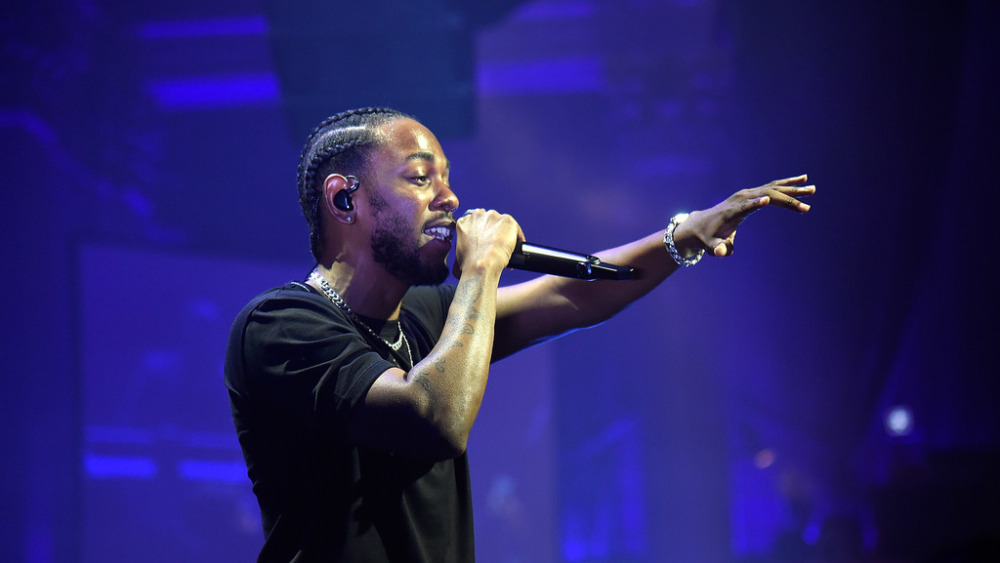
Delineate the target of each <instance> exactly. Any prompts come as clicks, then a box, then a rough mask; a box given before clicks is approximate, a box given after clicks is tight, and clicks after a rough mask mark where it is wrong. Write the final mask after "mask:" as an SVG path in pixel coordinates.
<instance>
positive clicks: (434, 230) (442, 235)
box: [424, 227, 451, 240]
mask: <svg viewBox="0 0 1000 563" xmlns="http://www.w3.org/2000/svg"><path fill="white" fill-rule="evenodd" d="M424 234H426V235H428V236H431V237H434V238H436V239H439V240H450V239H451V229H449V228H448V227H431V228H430V229H427V230H425V231H424Z"/></svg>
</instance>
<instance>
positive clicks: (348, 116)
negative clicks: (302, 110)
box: [297, 107, 410, 260]
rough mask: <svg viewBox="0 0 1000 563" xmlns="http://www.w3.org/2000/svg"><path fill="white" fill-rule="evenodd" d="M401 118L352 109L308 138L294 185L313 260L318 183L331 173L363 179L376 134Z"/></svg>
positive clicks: (317, 249)
mask: <svg viewBox="0 0 1000 563" xmlns="http://www.w3.org/2000/svg"><path fill="white" fill-rule="evenodd" d="M403 117H410V116H409V115H406V114H405V113H402V112H399V111H396V110H394V109H390V108H382V107H368V108H358V109H352V110H348V111H345V112H341V113H338V114H336V115H332V116H330V117H328V118H326V119H324V120H323V121H322V122H321V123H320V124H319V125H318V126H316V128H315V129H313V130H312V133H310V134H309V137H308V138H307V139H306V144H305V146H304V147H303V149H302V155H301V156H300V157H299V168H298V175H297V184H298V192H299V205H300V206H301V207H302V214H303V215H304V216H305V218H306V222H307V223H308V224H309V246H310V249H311V251H312V254H313V256H314V257H315V258H316V260H319V259H320V254H321V252H322V236H321V232H322V231H321V225H320V217H322V213H321V212H320V209H321V208H320V202H321V201H322V200H323V186H322V181H323V180H324V179H326V177H327V176H329V175H330V174H332V173H334V172H338V173H341V174H345V175H347V174H353V175H355V176H359V177H361V176H363V174H362V171H363V168H364V165H365V158H366V156H367V154H368V151H369V150H370V149H371V148H372V147H375V146H378V145H379V143H380V142H381V140H380V139H379V136H378V135H377V134H376V130H377V129H378V128H379V127H381V126H382V125H384V124H385V123H388V122H389V121H392V120H394V119H399V118H403Z"/></svg>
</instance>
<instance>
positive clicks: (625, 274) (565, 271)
mask: <svg viewBox="0 0 1000 563" xmlns="http://www.w3.org/2000/svg"><path fill="white" fill-rule="evenodd" d="M507 267H509V268H515V269H517V270H527V271H529V272H538V273H541V274H552V275H554V276H564V277H567V278H576V279H580V280H630V279H632V276H633V275H634V274H635V268H632V267H630V266H617V265H615V264H608V263H606V262H601V259H600V258H598V257H596V256H590V255H587V254H579V253H576V252H570V251H568V250H559V249H558V248H551V247H548V246H542V245H539V244H530V243H527V242H519V243H517V246H515V247H514V254H512V255H511V257H510V262H509V263H508V264H507Z"/></svg>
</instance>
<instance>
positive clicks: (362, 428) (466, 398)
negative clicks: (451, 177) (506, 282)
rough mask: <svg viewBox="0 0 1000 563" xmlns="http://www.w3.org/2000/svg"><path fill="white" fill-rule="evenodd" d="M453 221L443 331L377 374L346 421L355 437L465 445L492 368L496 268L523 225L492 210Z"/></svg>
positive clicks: (379, 443)
mask: <svg viewBox="0 0 1000 563" xmlns="http://www.w3.org/2000/svg"><path fill="white" fill-rule="evenodd" d="M457 229H458V236H457V237H456V238H457V241H458V242H457V248H456V274H457V276H458V279H459V281H458V287H457V288H456V291H455V297H454V299H453V301H452V303H451V306H450V308H449V309H448V318H447V320H446V321H445V326H444V330H443V331H442V333H441V338H440V339H439V340H438V342H437V344H436V345H435V346H434V348H433V349H432V350H431V352H430V353H429V354H428V355H427V357H425V358H424V359H423V360H421V361H420V362H418V363H417V364H416V365H414V366H413V369H411V370H410V371H409V372H404V371H403V370H400V369H395V368H393V369H390V370H387V371H386V372H385V373H383V374H382V375H381V376H379V378H378V379H377V380H376V381H375V383H374V384H373V385H372V387H371V389H370V390H369V391H368V394H367V396H366V398H365V401H364V404H363V406H362V408H359V409H358V411H357V413H356V414H355V416H354V419H353V421H352V423H351V438H352V439H353V440H354V441H356V442H359V443H364V444H366V445H370V446H373V447H377V448H379V449H383V450H387V451H392V452H397V453H400V454H404V455H407V456H409V457H413V458H417V459H424V460H428V461H436V460H442V459H448V458H452V457H455V456H457V455H460V454H461V453H462V452H464V451H465V447H466V442H467V441H468V437H469V432H470V431H471V430H472V424H473V422H474V421H475V418H476V415H477V414H478V413H479V406H480V404H481V403H482V398H483V393H484V392H485V390H486V380H487V376H488V375H489V364H490V357H491V354H492V350H493V336H494V324H495V320H496V303H497V287H498V285H499V283H500V274H501V273H503V269H504V267H506V265H507V263H508V262H509V261H510V255H511V252H512V251H513V249H514V243H515V242H516V240H517V238H518V237H519V236H520V229H519V228H518V227H517V223H516V222H515V221H514V219H513V218H511V217H510V216H507V215H500V214H498V213H496V212H495V211H490V212H486V211H478V212H476V213H474V214H472V215H468V216H466V217H463V218H462V219H460V220H459V222H458V226H457Z"/></svg>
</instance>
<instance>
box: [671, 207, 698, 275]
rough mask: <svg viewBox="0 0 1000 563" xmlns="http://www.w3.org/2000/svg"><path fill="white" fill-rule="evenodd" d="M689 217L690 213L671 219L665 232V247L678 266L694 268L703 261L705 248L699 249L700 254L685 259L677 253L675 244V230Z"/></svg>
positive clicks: (680, 214)
mask: <svg viewBox="0 0 1000 563" xmlns="http://www.w3.org/2000/svg"><path fill="white" fill-rule="evenodd" d="M689 216H690V213H678V214H677V215H674V216H673V217H671V218H670V224H669V225H667V229H666V230H665V231H663V245H664V246H666V247H667V252H669V253H670V257H671V258H673V259H674V262H677V264H678V265H681V266H684V267H687V266H694V265H695V264H697V263H698V261H699V260H701V257H702V256H704V255H705V249H704V248H701V249H699V250H698V252H695V253H694V254H692V255H691V256H688V257H687V258H684V257H683V256H681V253H680V252H677V246H676V245H675V244H674V229H676V228H677V225H680V224H681V223H683V222H684V221H685V220H686V219H687V218H688V217H689Z"/></svg>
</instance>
